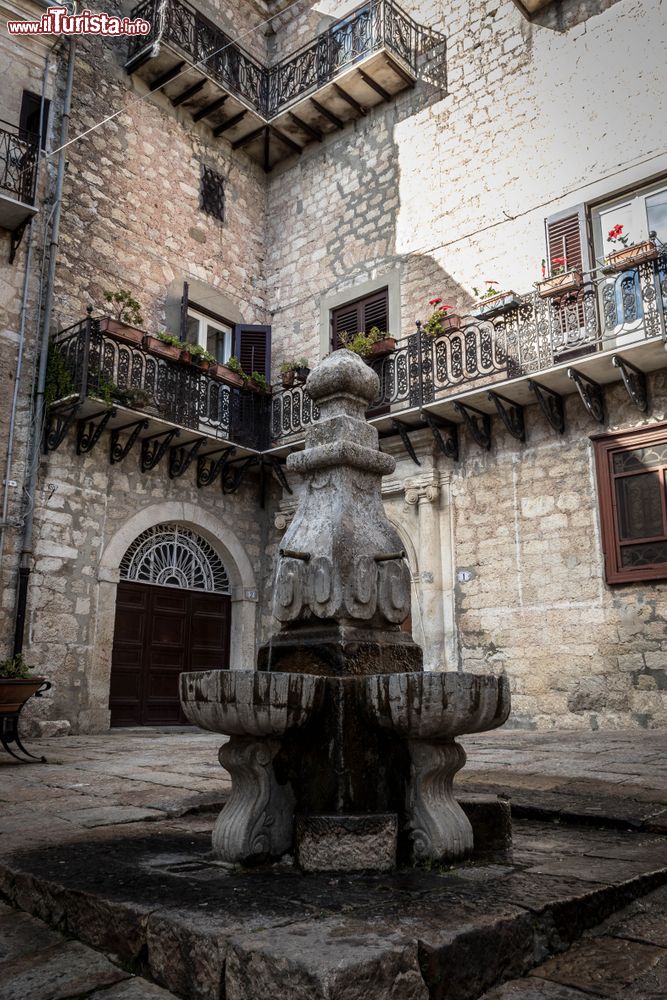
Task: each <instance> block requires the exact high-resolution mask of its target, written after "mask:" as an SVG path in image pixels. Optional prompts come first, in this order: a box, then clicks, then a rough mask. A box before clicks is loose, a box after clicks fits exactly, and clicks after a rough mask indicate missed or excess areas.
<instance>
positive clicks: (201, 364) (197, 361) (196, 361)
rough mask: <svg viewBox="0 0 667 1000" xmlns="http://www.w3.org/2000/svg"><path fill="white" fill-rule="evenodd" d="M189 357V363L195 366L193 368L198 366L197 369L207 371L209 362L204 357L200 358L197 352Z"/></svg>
mask: <svg viewBox="0 0 667 1000" xmlns="http://www.w3.org/2000/svg"><path fill="white" fill-rule="evenodd" d="M190 357H191V363H192V364H193V365H194V366H195V368H199V370H200V371H202V372H207V371H209V370H210V368H211V362H210V361H207V360H206V358H202V357H200V356H199V355H197V354H192V355H191V356H190Z"/></svg>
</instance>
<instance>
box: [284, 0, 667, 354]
mask: <svg viewBox="0 0 667 1000" xmlns="http://www.w3.org/2000/svg"><path fill="white" fill-rule="evenodd" d="M402 6H403V7H404V8H405V9H406V10H407V11H408V12H410V13H412V14H413V15H414V17H415V18H416V19H417V20H418V21H420V22H421V23H422V24H427V25H429V26H431V27H433V28H434V29H437V30H439V31H442V32H444V33H445V35H446V36H447V81H446V87H444V88H440V87H438V86H437V85H435V84H430V83H428V82H426V81H424V80H422V81H420V83H419V84H418V85H417V87H416V88H415V89H414V90H412V91H407V92H404V93H403V94H401V95H399V96H398V97H397V98H396V99H394V100H393V101H392V103H391V104H380V105H379V106H377V107H376V108H375V109H373V110H372V111H369V113H368V115H367V116H366V117H365V118H361V119H358V120H357V121H356V122H355V123H354V124H353V125H351V126H348V127H347V128H346V129H345V130H344V131H341V132H337V133H334V134H332V135H331V136H329V137H328V138H327V139H325V141H324V142H323V143H322V144H320V145H313V146H311V147H309V149H307V150H306V151H304V153H303V154H302V155H301V157H300V158H299V160H298V162H296V163H291V162H290V163H289V164H286V165H285V166H284V167H283V168H282V169H280V168H277V169H275V170H274V172H273V174H272V175H271V177H270V181H269V206H268V211H269V215H268V218H269V233H268V244H267V283H268V298H269V302H270V304H271V309H272V311H273V313H274V315H273V324H274V330H275V340H276V344H277V349H278V352H279V353H280V354H281V355H282V354H283V353H284V355H285V356H289V357H293V356H294V355H295V354H296V355H297V356H298V355H300V354H303V353H306V354H309V356H310V357H311V360H313V361H314V360H316V358H318V357H319V356H321V354H322V351H323V349H324V344H323V343H322V341H321V338H320V329H319V328H320V304H321V301H322V299H323V298H325V297H326V296H327V295H329V294H331V293H333V292H338V291H340V290H342V289H345V288H351V289H353V296H354V294H355V292H354V290H357V293H358V290H359V289H363V284H364V282H366V281H368V280H369V279H372V278H375V277H377V276H381V275H383V274H387V273H391V272H396V273H398V274H399V277H400V295H401V311H400V327H401V329H400V331H399V330H394V331H391V332H393V333H402V334H403V335H405V334H407V333H409V332H410V331H411V330H412V329H413V328H414V320H415V318H417V317H421V318H426V316H427V315H428V312H429V308H428V304H427V303H428V299H429V298H431V297H432V295H434V294H437V295H440V296H442V297H443V298H444V300H445V301H446V302H447V303H451V304H453V305H454V306H456V307H458V308H460V309H465V308H466V307H468V306H470V304H471V303H472V301H473V299H474V294H473V287H474V286H477V287H478V288H482V287H484V281H485V279H491V278H493V279H497V281H498V282H499V283H500V285H501V287H505V288H513V289H514V290H515V291H517V292H527V291H530V290H531V288H532V284H533V282H534V281H536V280H538V279H539V277H540V263H541V260H542V258H543V257H544V256H545V237H544V220H545V219H546V217H547V216H549V215H550V214H552V213H555V212H558V211H560V210H562V209H569V208H571V207H573V206H576V205H578V204H579V203H580V202H582V201H586V202H590V201H594V200H596V199H600V198H604V197H606V196H609V195H613V194H614V193H615V192H617V191H620V190H622V189H624V188H626V187H628V186H633V185H638V184H640V183H642V182H644V181H647V180H650V179H652V178H655V177H658V176H660V175H661V174H665V173H667V150H666V149H665V143H664V135H662V134H661V133H660V129H659V126H658V123H659V122H661V121H662V120H664V118H665V114H666V113H667V108H666V107H665V100H666V97H665V95H666V93H667V88H665V80H664V67H663V65H662V64H661V63H660V61H659V60H646V58H645V52H646V45H647V39H649V38H651V37H653V38H658V37H661V38H662V37H665V34H666V33H667V23H666V19H667V13H666V12H665V10H664V5H657V6H656V5H655V4H653V3H651V2H645V0H632V2H628V3H619V2H615V3H588V2H583V0H582V2H575V0H565V2H563V3H559V4H554V5H553V6H554V7H555V8H558V9H559V10H560V11H561V14H562V20H563V23H564V24H566V25H568V26H567V27H563V26H562V25H560V26H559V25H558V24H551V25H550V26H545V25H544V24H541V23H536V22H530V21H527V20H526V18H525V17H524V16H523V15H522V14H521V13H520V12H519V10H518V9H517V7H516V6H515V4H514V3H513V2H512V0H503V2H501V3H474V4H470V3H466V2H451V3H442V2H405V3H403V4H402ZM542 17H543V19H547V18H546V13H545V14H544V15H543V16H542ZM547 20H548V19H547ZM628 66H636V67H641V70H640V71H639V72H637V73H632V74H629V73H627V71H626V70H627V67H628ZM304 262H306V263H305V264H304Z"/></svg>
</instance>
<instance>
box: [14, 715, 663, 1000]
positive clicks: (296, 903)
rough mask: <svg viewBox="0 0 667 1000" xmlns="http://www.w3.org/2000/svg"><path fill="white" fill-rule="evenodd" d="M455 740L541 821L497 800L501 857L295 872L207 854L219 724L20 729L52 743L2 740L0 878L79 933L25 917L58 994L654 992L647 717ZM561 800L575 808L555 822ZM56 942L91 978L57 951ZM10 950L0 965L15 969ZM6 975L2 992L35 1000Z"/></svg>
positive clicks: (534, 995)
mask: <svg viewBox="0 0 667 1000" xmlns="http://www.w3.org/2000/svg"><path fill="white" fill-rule="evenodd" d="M465 744H466V749H467V752H468V757H469V763H468V767H467V768H466V770H465V772H464V773H465V775H466V778H467V779H468V780H466V781H465V782H464V783H462V784H461V787H462V788H464V789H465V790H466V791H467V792H473V791H475V792H477V791H480V790H484V791H485V792H487V791H493V792H495V793H503V794H506V795H509V796H511V798H512V801H513V803H514V802H517V800H518V803H519V809H518V812H520V813H524V814H525V813H527V812H532V814H533V815H538V816H540V817H541V818H542V819H558V820H559V822H558V823H554V822H536V821H535V820H533V819H519V820H518V821H516V820H515V823H514V854H513V858H512V859H511V861H510V860H509V859H507V858H505V859H504V860H502V861H495V862H493V861H486V862H481V861H480V862H478V863H477V864H475V865H468V866H464V867H462V868H457V869H452V870H445V869H443V870H432V871H410V872H404V873H403V872H397V873H393V874H392V873H389V874H384V875H377V876H367V875H363V874H359V875H353V876H346V875H307V876H302V875H298V874H297V873H296V872H295V871H294V869H293V868H290V867H288V866H285V867H280V866H278V867H274V868H271V869H268V870H256V871H249V872H246V873H244V874H235V873H234V872H232V871H230V870H229V869H227V868H225V866H223V865H221V864H218V863H215V862H214V861H213V860H212V859H211V855H210V832H211V828H212V825H213V822H214V819H215V813H216V812H217V810H218V809H219V807H220V804H221V802H222V801H223V800H224V797H225V794H226V791H227V789H228V787H229V780H228V777H227V776H226V775H225V773H224V772H223V771H222V770H221V769H220V767H219V764H218V763H217V748H218V746H219V739H218V737H215V736H210V735H206V734H203V733H196V732H194V731H192V730H184V731H180V732H179V731H174V730H172V731H170V732H161V733H160V732H156V731H150V730H143V731H132V732H122V731H115V732H112V733H109V734H107V735H105V736H97V737H94V736H81V737H68V738H65V739H58V740H55V739H54V740H44V741H41V742H39V743H36V744H35V743H32V744H31V749H34V751H35V752H37V751H39V752H40V753H45V754H46V756H47V757H48V758H49V759H50V760H52V761H53V760H58V761H60V763H51V764H48V765H40V764H34V765H32V764H31V765H26V766H22V765H18V764H15V763H12V762H11V761H10V759H7V761H4V760H2V759H0V833H1V834H2V836H1V838H0V894H1V895H2V897H3V898H4V901H5V903H8V904H11V905H12V906H16V907H18V908H20V909H22V910H24V911H27V912H28V913H30V914H33V915H35V916H37V917H40V918H43V919H44V920H46V921H47V922H48V924H50V926H51V928H55V929H57V931H58V932H64V933H65V934H66V935H67V936H68V937H73V938H75V939H78V941H79V942H82V943H80V944H77V942H76V941H75V942H72V941H69V942H64V941H63V939H62V937H59V936H58V934H57V933H55V934H54V932H53V930H50V929H49V928H45V927H42V933H43V934H46V935H53V936H52V937H49V938H48V943H46V939H43V938H40V939H39V941H41V944H42V945H43V947H41V945H40V947H41V951H40V954H41V955H44V954H47V953H48V954H47V958H48V968H49V969H54V968H59V969H60V970H61V972H62V976H63V977H64V979H63V982H65V981H66V982H67V983H70V984H71V990H70V992H69V993H68V992H66V991H65V986H63V988H62V990H61V991H60V992H58V993H57V994H56V995H57V996H58V997H59V998H61V997H69V996H80V995H81V994H85V995H90V996H95V997H97V996H99V997H100V998H101V997H104V996H108V997H109V1000H111V998H112V997H114V998H115V997H119V998H120V997H127V998H128V1000H130V998H132V1000H134V998H135V997H136V998H137V1000H138V998H139V997H143V996H146V997H149V996H150V997H152V996H156V998H157V997H158V996H163V995H164V994H162V993H160V991H159V987H158V986H156V985H153V984H151V983H149V982H148V981H147V979H153V980H155V982H156V983H157V984H159V986H160V987H162V988H163V989H167V990H169V991H170V993H173V994H175V995H178V996H180V997H185V998H195V1000H198V998H206V1000H220V998H221V997H222V996H223V995H225V994H224V993H223V984H224V989H226V1000H251V998H255V997H261V998H262V1000H265V998H266V997H276V998H280V1000H292V998H295V1000H306V998H308V1000H333V998H335V1000H358V998H360V997H364V998H368V1000H380V998H382V1000H386V998H391V1000H404V998H405V1000H415V998H416V1000H426V998H428V997H430V998H435V1000H457V998H469V1000H473V998H477V997H479V996H480V995H481V994H483V993H484V992H485V991H487V990H488V991H492V992H491V993H490V995H489V997H488V1000H515V998H516V1000H583V997H584V996H591V995H594V996H600V997H608V996H609V997H611V996H621V997H622V998H623V1000H658V997H660V1000H662V997H663V996H664V995H667V989H666V988H665V975H666V973H665V970H664V965H665V963H664V955H663V953H662V951H661V949H663V950H666V946H667V937H665V938H662V939H661V941H662V944H661V943H660V941H658V940H656V935H657V934H659V933H661V930H660V929H661V928H662V933H663V934H664V933H665V931H664V927H665V919H666V917H665V910H666V909H667V905H666V904H667V888H665V889H659V888H657V887H658V886H659V885H661V884H662V883H664V882H666V881H667V839H666V838H665V837H663V836H660V835H659V831H661V830H664V818H665V815H666V814H667V783H666V778H667V772H666V766H667V765H666V764H665V761H666V760H667V755H666V754H665V750H666V749H667V747H666V744H667V738H666V737H665V735H664V734H659V733H640V732H624V733H604V734H603V733H597V734H591V733H551V734H540V733H517V732H508V733H500V732H498V733H493V734H489V735H486V736H480V737H472V738H467V739H466V740H465ZM206 809H210V810H211V811H210V812H206V811H202V810H206ZM576 817H581V819H582V820H585V821H586V823H587V825H585V826H582V825H581V823H577V824H576V825H575V824H573V825H570V824H569V822H568V821H569V820H571V819H574V818H576ZM603 825H606V826H607V827H608V829H599V828H597V827H600V826H603ZM649 828H651V829H652V830H653V831H655V832H648V830H649ZM647 893H648V894H649V895H647ZM652 893H654V895H651V894H652ZM634 900H636V902H633V901H634ZM628 906H629V907H630V909H629V910H626V916H625V917H623V916H622V915H621V914H620V913H619V912H618V911H620V910H621V908H623V907H628ZM646 913H648V914H649V916H648V917H645V916H642V914H646ZM1 916H2V915H1V914H0V917H1ZM608 917H609V923H608V924H606V925H605V926H604V927H602V928H601V929H599V930H595V928H596V926H597V925H599V924H600V922H601V921H603V920H605V919H606V918H608ZM5 918H6V919H5ZM2 919H3V920H4V926H5V927H7V926H8V925H11V926H12V927H13V928H15V930H16V933H17V935H18V937H21V934H22V933H24V934H26V935H28V939H27V943H26V942H25V941H24V944H23V947H24V955H25V949H26V948H27V949H28V950H29V947H30V941H31V940H32V939H31V938H30V934H31V933H32V931H31V929H30V928H31V927H32V926H33V925H31V924H29V925H25V926H24V922H25V921H28V918H27V917H21V916H20V915H18V914H16V913H15V911H10V913H9V915H7V914H5V917H4V918H2ZM642 921H643V922H642ZM19 925H20V926H19ZM587 929H590V930H587ZM1 930H2V926H1V925H0V931H1ZM586 934H589V935H590V936H589V937H587V936H586ZM582 935H583V936H582ZM0 937H2V934H0ZM5 938H6V935H5ZM617 940H622V942H623V943H621V945H617ZM573 942H574V943H573ZM4 943H5V940H4V939H3V944H4ZM571 943H572V946H571V947H570V948H569V950H564V949H567V948H568V945H570V944H571ZM37 944H39V942H37ZM75 945H76V949H83V951H77V952H76V956H75V957H76V961H77V963H83V962H84V959H85V956H86V955H87V959H86V960H87V961H88V963H89V964H88V972H87V975H88V979H85V977H84V978H82V977H81V976H79V975H78V972H77V970H80V968H81V965H80V964H79V965H77V966H76V968H75V967H74V965H70V963H69V961H68V956H69V955H70V952H71V951H72V948H74V946H75ZM91 949H96V950H94V951H93V950H91ZM84 953H85V954H84ZM100 953H104V954H100ZM109 959H110V961H111V965H112V966H113V968H109V965H108V964H107V961H108V960H109ZM27 961H28V960H27V959H24V958H21V957H20V956H15V957H14V958H13V959H8V960H7V963H6V968H7V969H8V970H11V972H12V975H13V976H14V977H15V978H16V977H20V976H22V975H23V974H24V973H23V971H22V969H23V965H25V963H26V962H27ZM42 961H45V960H43V959H40V962H42ZM0 962H2V953H1V952H0ZM21 963H23V965H22V964H21ZM33 966H34V967H36V965H35V963H31V967H33ZM661 970H662V971H661ZM128 972H134V973H138V974H139V976H142V975H143V976H145V977H147V979H139V978H138V977H137V976H135V977H134V978H132V979H127V975H128ZM75 973H77V974H76V975H75ZM0 974H2V975H3V976H4V977H5V978H4V979H3V982H4V984H5V986H6V987H7V988H8V986H7V984H8V982H9V979H8V978H7V976H8V973H6V972H5V970H4V969H3V968H2V967H0ZM45 974H46V973H45ZM661 976H662V978H661ZM100 977H101V981H100ZM503 981H507V982H505V985H498V984H501V983H502V982H503ZM16 982H17V983H18V985H17V987H16V989H17V990H18V993H17V995H18V996H20V997H21V1000H26V996H30V997H31V1000H45V997H46V995H47V994H46V993H44V992H42V993H40V992H38V991H35V990H34V989H33V992H32V993H30V992H27V993H26V991H25V979H21V978H18V979H17V980H16ZM82 983H83V985H81V984H82ZM93 987H95V990H96V992H92V988H93ZM633 990H634V992H633ZM142 991H143V992H142ZM10 995H11V994H10ZM48 995H49V996H51V994H50V993H49V994H48ZM165 1000H167V998H165Z"/></svg>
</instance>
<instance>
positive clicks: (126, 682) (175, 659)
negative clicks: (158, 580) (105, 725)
mask: <svg viewBox="0 0 667 1000" xmlns="http://www.w3.org/2000/svg"><path fill="white" fill-rule="evenodd" d="M230 621H231V599H230V597H229V596H228V595H225V594H209V593H201V592H199V591H191V590H179V589H177V588H173V587H155V586H152V585H150V584H143V583H124V582H121V583H119V584H118V595H117V598H116V626H115V630H114V641H113V653H112V659H111V692H110V696H109V707H110V709H111V725H112V726H165V725H167V726H168V725H181V724H183V723H186V722H187V719H186V718H185V716H184V714H183V712H182V710H181V703H180V700H179V697H178V677H179V674H180V673H182V672H183V671H185V670H214V669H228V668H229V634H230Z"/></svg>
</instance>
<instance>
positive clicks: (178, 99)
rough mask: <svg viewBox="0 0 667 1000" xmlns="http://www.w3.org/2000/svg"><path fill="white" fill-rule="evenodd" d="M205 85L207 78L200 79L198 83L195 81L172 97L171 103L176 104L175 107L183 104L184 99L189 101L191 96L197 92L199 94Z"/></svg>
mask: <svg viewBox="0 0 667 1000" xmlns="http://www.w3.org/2000/svg"><path fill="white" fill-rule="evenodd" d="M205 86H206V79H205V78H204V79H203V80H198V81H197V83H193V84H192V86H191V87H188V88H187V90H184V91H183V92H182V93H181V94H179V95H178V96H177V97H172V98H171V103H172V104H173V105H174V107H175V108H177V107H178V106H179V104H183V103H184V101H189V100H190V98H191V97H194V96H195V94H198V93H199V91H200V90H202V88H203V87H205Z"/></svg>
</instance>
